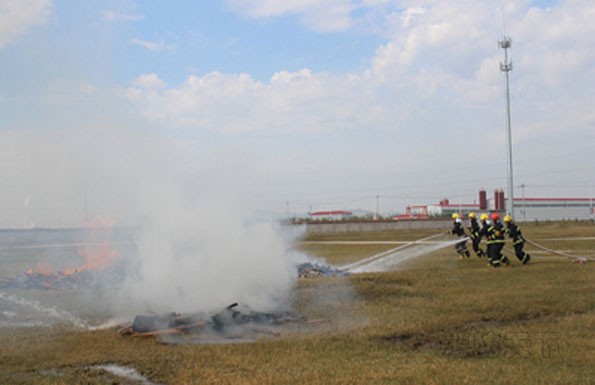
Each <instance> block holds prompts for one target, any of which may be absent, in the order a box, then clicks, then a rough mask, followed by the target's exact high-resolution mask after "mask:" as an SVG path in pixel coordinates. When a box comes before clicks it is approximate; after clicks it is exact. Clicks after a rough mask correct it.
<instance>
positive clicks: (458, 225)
mask: <svg viewBox="0 0 595 385" xmlns="http://www.w3.org/2000/svg"><path fill="white" fill-rule="evenodd" d="M452 219H453V222H452V229H451V230H450V233H451V234H454V235H456V236H458V237H464V236H465V229H464V228H463V223H462V222H461V217H460V216H459V214H457V213H454V214H452ZM455 250H456V251H457V253H458V254H459V255H460V258H461V259H463V258H465V257H467V258H469V257H470V256H471V254H470V253H469V250H467V239H466V238H465V239H463V240H462V241H461V242H457V243H456V244H455Z"/></svg>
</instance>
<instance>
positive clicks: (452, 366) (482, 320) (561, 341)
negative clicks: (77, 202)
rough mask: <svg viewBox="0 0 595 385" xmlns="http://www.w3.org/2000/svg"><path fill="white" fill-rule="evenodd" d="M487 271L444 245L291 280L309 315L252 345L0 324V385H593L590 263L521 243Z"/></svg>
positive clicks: (531, 232) (548, 232)
mask: <svg viewBox="0 0 595 385" xmlns="http://www.w3.org/2000/svg"><path fill="white" fill-rule="evenodd" d="M523 231H524V233H525V236H526V237H527V238H529V239H532V240H534V241H535V242H537V243H539V244H541V245H543V246H545V247H547V248H550V249H555V250H561V251H563V252H564V253H568V254H572V255H581V256H588V257H594V256H595V226H593V225H591V224H585V223H575V222H565V223H547V224H543V223H540V224H533V223H531V224H525V225H523ZM433 233H435V231H429V232H423V231H415V232H378V233H348V234H347V233H346V234H316V235H310V236H307V237H306V238H305V239H303V240H302V241H303V242H300V243H298V244H297V246H296V247H297V248H299V249H301V250H303V251H305V252H307V253H308V254H310V255H314V256H318V257H320V258H324V259H326V261H327V262H328V263H331V264H342V263H347V262H352V261H355V260H357V259H361V258H364V257H367V256H370V255H373V254H375V253H378V252H380V251H383V250H386V249H389V248H391V247H394V245H379V244H357V245H345V244H340V243H333V244H329V243H325V241H411V240H416V239H420V238H423V237H425V236H428V235H432V234H433ZM526 249H527V251H529V252H530V253H531V254H532V255H533V256H534V259H533V260H532V261H531V263H530V264H529V265H526V266H522V265H520V264H519V263H518V261H517V260H516V258H514V257H513V256H512V255H511V254H510V253H509V257H511V256H512V257H513V258H511V259H512V261H513V263H512V266H510V267H507V268H502V269H499V270H495V269H491V268H488V267H487V266H486V262H485V260H482V259H479V258H476V257H472V258H470V259H468V260H462V261H461V260H459V259H458V257H457V256H456V254H455V252H454V250H453V249H452V248H448V249H443V250H440V251H437V252H433V253H431V254H428V255H424V256H422V257H418V258H416V259H414V260H411V261H408V262H407V263H406V266H405V267H406V268H405V269H403V270H399V271H392V272H384V273H374V274H357V275H351V276H347V277H326V278H310V279H302V280H300V281H299V282H298V285H297V288H296V290H295V299H294V307H295V309H296V311H298V312H299V313H300V314H303V315H305V316H307V317H308V318H311V319H319V320H321V322H320V323H318V324H316V326H315V327H308V328H305V329H306V330H297V329H296V330H291V331H288V332H287V333H284V334H283V335H282V336H281V337H275V338H273V337H264V338H262V339H260V340H258V341H256V342H254V343H242V344H218V345H197V344H193V345H192V344H190V345H188V344H186V345H179V344H178V345H172V344H164V343H160V342H159V341H157V340H155V339H138V338H130V337H128V338H126V337H121V336H119V335H118V334H117V333H116V331H115V329H114V328H108V329H103V330H95V331H80V330H76V329H73V328H70V327H66V326H54V327H51V328H0V347H1V350H0V383H1V384H132V383H140V382H134V381H132V380H124V379H121V378H116V377H114V376H113V375H110V374H109V373H107V372H106V371H105V370H103V369H101V368H98V367H96V366H97V365H102V364H117V365H122V366H126V367H130V368H134V369H136V370H137V371H138V372H140V373H141V374H142V375H143V376H144V377H146V378H148V379H149V380H150V381H151V382H153V383H159V384H168V385H174V384H478V383H489V384H595V365H593V363H595V313H594V310H595V295H594V294H595V262H593V261H591V262H589V263H587V264H575V263H572V260H570V259H566V258H559V257H555V256H552V255H547V254H546V253H545V252H543V251H541V250H537V249H535V248H533V247H531V246H527V248H526Z"/></svg>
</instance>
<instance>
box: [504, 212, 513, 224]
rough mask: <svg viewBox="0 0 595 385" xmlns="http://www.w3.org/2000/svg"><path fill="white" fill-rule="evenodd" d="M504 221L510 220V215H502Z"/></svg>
mask: <svg viewBox="0 0 595 385" xmlns="http://www.w3.org/2000/svg"><path fill="white" fill-rule="evenodd" d="M504 222H512V217H511V216H510V215H508V214H506V215H505V216H504Z"/></svg>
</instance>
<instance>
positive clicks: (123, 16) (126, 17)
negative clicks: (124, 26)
mask: <svg viewBox="0 0 595 385" xmlns="http://www.w3.org/2000/svg"><path fill="white" fill-rule="evenodd" d="M101 15H102V16H103V18H104V19H106V20H108V21H140V20H144V19H145V15H140V14H127V13H121V12H117V11H104V12H102V13H101Z"/></svg>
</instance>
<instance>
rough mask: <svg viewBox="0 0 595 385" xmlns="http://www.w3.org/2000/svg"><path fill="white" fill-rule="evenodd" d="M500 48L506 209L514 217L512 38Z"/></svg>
mask: <svg viewBox="0 0 595 385" xmlns="http://www.w3.org/2000/svg"><path fill="white" fill-rule="evenodd" d="M498 44H499V45H500V48H502V49H503V50H504V62H503V63H500V71H502V72H504V74H505V75H506V143H507V151H506V153H507V155H508V159H507V164H508V169H507V176H508V178H507V187H508V188H507V190H508V201H507V205H506V211H507V212H509V213H510V215H512V217H513V218H514V202H513V199H514V192H513V186H514V185H513V183H512V181H513V177H512V133H511V128H510V85H509V76H508V73H509V72H510V71H512V62H511V61H509V59H508V49H509V48H510V47H511V45H512V39H511V38H510V37H508V36H504V37H503V38H501V39H500V40H499V41H498Z"/></svg>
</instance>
